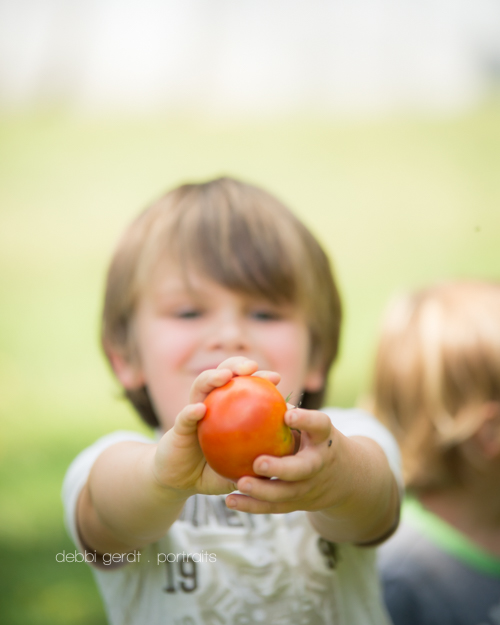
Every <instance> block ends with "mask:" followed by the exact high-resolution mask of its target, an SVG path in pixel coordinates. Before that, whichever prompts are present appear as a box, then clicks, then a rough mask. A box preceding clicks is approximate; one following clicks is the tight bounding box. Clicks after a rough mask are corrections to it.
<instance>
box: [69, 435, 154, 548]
mask: <svg viewBox="0 0 500 625" xmlns="http://www.w3.org/2000/svg"><path fill="white" fill-rule="evenodd" d="M127 441H136V442H139V443H153V442H154V441H153V440H152V439H150V438H147V437H146V436H143V435H142V434H139V433H137V432H126V431H118V432H113V433H112V434H107V435H106V436H103V437H102V438H100V439H99V440H97V441H96V442H95V443H94V444H93V445H91V446H90V447H87V449H85V450H84V451H82V452H81V453H80V454H79V455H78V456H77V457H76V458H75V459H74V460H73V462H72V463H71V465H70V467H69V469H68V471H67V472H66V475H65V477H64V482H63V486H62V492H61V497H62V502H63V508H64V523H65V526H66V529H67V531H68V534H69V535H70V537H71V539H72V540H73V542H74V543H75V545H76V546H77V547H78V549H79V550H80V552H81V553H84V551H85V547H84V546H83V545H82V542H81V540H80V537H79V535H78V529H77V526H76V504H77V502H78V497H79V496H80V492H81V491H82V488H83V487H84V486H85V484H86V482H87V479H88V476H89V473H90V470H91V469H92V466H93V464H94V462H95V461H96V460H97V458H98V457H99V456H100V455H101V454H102V452H103V451H104V450H105V449H107V448H108V447H110V446H111V445H115V444H116V443H122V442H127Z"/></svg>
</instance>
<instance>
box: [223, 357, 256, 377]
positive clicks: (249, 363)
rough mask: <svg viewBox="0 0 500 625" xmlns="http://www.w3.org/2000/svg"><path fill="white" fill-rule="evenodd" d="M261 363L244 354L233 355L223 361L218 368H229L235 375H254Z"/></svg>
mask: <svg viewBox="0 0 500 625" xmlns="http://www.w3.org/2000/svg"><path fill="white" fill-rule="evenodd" d="M258 368H259V365H258V364H257V363H256V362H255V360H249V359H248V358H245V357H244V356H232V357H231V358H226V360H224V361H222V362H221V363H220V365H219V366H218V367H217V369H229V370H230V371H232V372H233V374H234V375H252V373H255V371H257V369H258Z"/></svg>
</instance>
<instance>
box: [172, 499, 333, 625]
mask: <svg viewBox="0 0 500 625" xmlns="http://www.w3.org/2000/svg"><path fill="white" fill-rule="evenodd" d="M281 517H282V518H281ZM300 518H301V519H302V521H301V522H297V520H294V519H300ZM177 523H178V528H179V531H180V533H182V535H183V536H184V537H186V539H187V540H186V544H190V545H192V550H193V551H195V550H196V551H197V552H198V553H197V557H195V559H193V555H192V554H186V553H184V557H177V558H176V560H175V561H171V562H168V561H167V562H165V563H164V565H163V566H164V567H165V577H164V580H165V583H164V586H163V591H164V593H165V595H167V596H174V595H176V596H179V594H182V595H184V596H186V595H190V596H191V597H192V601H195V602H196V604H197V606H198V610H199V615H200V618H201V619H202V621H203V623H207V624H208V625H226V624H227V625H261V624H263V623H272V624H273V625H323V623H324V624H325V625H326V624H327V623H328V624H334V623H336V622H337V619H336V615H335V603H336V602H335V598H334V595H335V586H334V577H335V573H334V571H333V569H334V567H335V565H336V551H335V546H334V545H332V544H331V543H328V542H327V541H325V540H323V539H321V538H318V536H317V534H316V533H314V532H310V531H308V530H309V526H308V525H307V523H308V522H307V521H306V523H305V524H304V517H303V515H301V516H299V517H293V515H251V514H247V513H242V512H238V511H235V510H230V509H229V508H227V507H226V505H225V501H224V498H223V497H209V496H205V495H194V496H193V497H191V498H190V499H189V500H188V501H187V502H186V506H185V507H184V510H183V512H182V514H181V516H180V518H179V520H178V522H177ZM305 528H307V531H305ZM221 529H223V530H224V531H223V532H221ZM182 542H184V541H182ZM179 544H180V543H179ZM196 546H199V547H200V549H196ZM202 551H204V552H205V553H206V554H210V553H213V554H215V555H216V562H210V561H208V560H207V559H206V558H205V560H201V561H200V554H201V552H202ZM172 555H173V554H172ZM177 556H182V554H181V553H179V554H177ZM196 559H198V561H196ZM186 599H187V597H186ZM183 623H184V621H183V620H182V619H180V620H179V625H181V624H183Z"/></svg>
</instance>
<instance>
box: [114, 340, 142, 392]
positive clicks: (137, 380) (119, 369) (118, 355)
mask: <svg viewBox="0 0 500 625" xmlns="http://www.w3.org/2000/svg"><path fill="white" fill-rule="evenodd" d="M106 354H107V356H108V358H109V362H110V363H111V367H112V368H113V371H114V372H115V375H116V377H117V378H118V380H119V382H120V384H121V385H122V386H123V388H125V389H127V390H128V391H133V390H136V389H138V388H141V386H144V384H145V379H144V374H143V373H142V370H141V368H140V367H139V366H138V365H137V364H135V363H133V362H131V360H130V359H129V358H128V357H126V356H125V354H124V353H123V352H121V351H119V350H116V349H113V348H107V349H106Z"/></svg>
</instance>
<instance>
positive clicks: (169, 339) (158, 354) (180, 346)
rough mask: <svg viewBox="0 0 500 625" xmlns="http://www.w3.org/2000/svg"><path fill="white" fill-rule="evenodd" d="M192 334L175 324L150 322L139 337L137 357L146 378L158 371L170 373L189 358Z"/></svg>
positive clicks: (192, 342) (162, 321)
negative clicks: (138, 356)
mask: <svg viewBox="0 0 500 625" xmlns="http://www.w3.org/2000/svg"><path fill="white" fill-rule="evenodd" d="M194 342H195V341H194V337H193V333H192V332H188V331H186V330H185V328H182V327H178V325H176V324H175V323H171V322H169V321H164V320H159V321H157V322H150V323H149V324H148V325H147V326H145V327H144V328H143V332H142V333H141V334H140V335H139V355H140V359H141V363H142V365H143V368H144V373H145V375H146V377H148V375H150V376H152V375H154V374H155V371H157V370H158V369H160V370H163V371H165V372H166V371H172V370H175V369H176V368H177V367H179V366H181V365H182V364H183V363H184V361H185V360H186V359H187V358H189V356H190V354H191V350H192V348H193V345H194Z"/></svg>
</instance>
